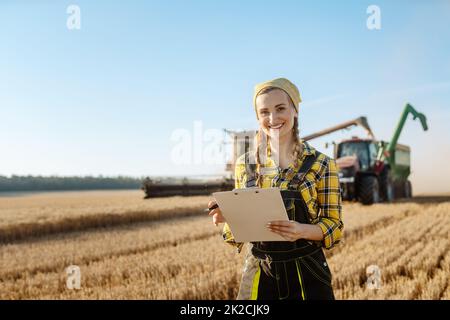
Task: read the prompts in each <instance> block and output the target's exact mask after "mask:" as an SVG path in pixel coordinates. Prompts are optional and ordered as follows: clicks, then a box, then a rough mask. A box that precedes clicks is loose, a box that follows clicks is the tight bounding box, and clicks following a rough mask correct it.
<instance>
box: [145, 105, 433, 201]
mask: <svg viewBox="0 0 450 320" xmlns="http://www.w3.org/2000/svg"><path fill="white" fill-rule="evenodd" d="M410 113H411V114H412V115H413V119H414V120H415V119H417V118H419V120H420V122H421V124H422V127H423V129H424V130H427V129H428V127H427V123H426V117H425V115H423V114H422V113H419V112H417V111H416V110H415V109H414V108H413V107H412V106H411V105H410V104H407V105H406V107H405V109H404V111H403V113H402V115H401V117H400V121H399V123H398V126H397V128H396V130H395V132H394V135H393V137H392V139H391V141H390V142H386V141H378V140H376V138H375V136H374V134H373V132H372V130H371V129H370V126H369V124H368V122H367V119H366V118H365V117H360V118H358V119H355V120H352V121H347V122H345V123H342V124H340V125H337V126H334V127H332V128H329V129H325V130H322V131H320V132H317V133H314V134H311V135H309V136H305V137H303V138H302V139H303V140H305V141H310V140H312V139H315V138H318V137H322V136H325V135H328V134H331V133H333V132H336V131H339V130H343V129H349V128H351V127H354V126H361V127H362V128H364V129H365V130H366V131H367V134H368V137H367V138H363V139H361V138H358V137H352V138H351V139H348V140H344V141H341V142H340V143H338V144H335V143H333V144H334V158H335V159H336V164H337V166H338V168H339V177H340V182H341V188H342V192H343V193H342V196H343V198H344V199H345V200H357V201H360V202H361V203H363V204H373V203H376V202H380V201H388V202H390V201H392V200H393V199H394V198H401V197H405V198H409V197H411V196H412V188H411V182H410V181H409V180H408V177H409V175H410V173H411V165H410V148H409V147H408V146H405V145H401V144H398V143H397V142H398V139H399V137H400V133H401V132H402V130H403V127H404V125H405V122H406V119H407V117H408V115H409V114H410ZM225 132H226V133H227V134H229V135H230V136H231V138H232V141H233V157H232V159H231V161H230V162H228V163H227V164H226V168H225V169H226V171H227V172H228V176H224V177H223V178H222V179H218V180H210V181H207V180H206V181H195V180H188V179H186V178H185V179H183V180H182V182H177V183H174V182H162V181H154V180H151V179H150V178H146V179H145V180H144V182H143V185H142V190H143V191H144V192H145V194H146V196H145V198H152V197H162V196H173V195H184V196H189V195H200V194H205V195H207V194H211V193H212V192H215V191H220V190H232V189H233V187H234V166H235V161H236V159H237V158H238V157H239V156H241V155H242V154H244V153H245V152H248V151H249V150H251V149H252V148H253V143H254V136H255V134H256V131H228V130H225Z"/></svg>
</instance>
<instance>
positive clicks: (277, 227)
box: [267, 220, 304, 241]
mask: <svg viewBox="0 0 450 320" xmlns="http://www.w3.org/2000/svg"><path fill="white" fill-rule="evenodd" d="M267 228H268V229H269V230H270V231H272V232H275V233H277V234H279V235H280V236H282V237H283V238H285V239H286V240H287V241H296V240H298V239H301V238H303V234H304V225H303V224H302V223H299V222H297V221H294V220H290V221H271V222H269V223H268V224H267Z"/></svg>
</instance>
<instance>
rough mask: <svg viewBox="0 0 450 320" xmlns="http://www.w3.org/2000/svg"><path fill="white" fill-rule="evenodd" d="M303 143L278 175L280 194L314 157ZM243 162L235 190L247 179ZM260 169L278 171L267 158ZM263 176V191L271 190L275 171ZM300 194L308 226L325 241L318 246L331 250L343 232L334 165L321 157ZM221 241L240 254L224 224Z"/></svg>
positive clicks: (238, 163) (237, 171)
mask: <svg viewBox="0 0 450 320" xmlns="http://www.w3.org/2000/svg"><path fill="white" fill-rule="evenodd" d="M302 143H303V153H302V155H301V156H300V157H299V159H297V161H295V162H294V163H291V164H290V165H289V167H288V168H286V169H284V170H282V171H281V173H280V174H281V179H280V181H281V182H279V188H280V189H281V190H287V187H288V184H289V182H290V181H291V180H292V178H293V177H294V176H295V175H296V174H297V172H298V170H299V169H300V167H301V165H302V163H303V161H304V159H305V157H306V156H307V155H311V154H312V155H314V154H315V152H316V151H315V149H314V148H313V147H311V146H310V145H309V144H308V143H307V142H304V141H302ZM244 159H245V158H244V155H242V156H241V157H239V158H238V159H237V161H236V166H235V188H236V189H240V188H245V183H246V179H247V177H246V171H245V160H244ZM261 167H264V168H266V169H269V168H275V169H276V168H277V166H276V164H275V162H274V161H273V159H271V158H270V157H268V160H267V163H266V164H265V165H264V166H261ZM264 172H265V173H264V174H263V176H262V179H263V180H262V187H263V188H270V187H272V186H273V183H274V179H275V178H276V176H277V174H278V171H277V170H272V171H270V170H265V171H264ZM266 172H268V173H266ZM299 191H300V192H301V194H302V196H303V199H304V200H305V202H306V205H307V207H308V213H309V216H310V221H311V223H313V224H317V225H318V226H319V227H320V228H321V229H322V232H323V235H324V238H323V240H322V243H321V245H322V246H323V247H324V248H326V249H330V248H332V247H333V246H334V245H335V244H337V243H338V242H339V240H340V239H341V237H342V231H343V228H344V224H343V222H342V217H341V212H342V205H341V192H340V185H339V177H338V172H337V168H336V163H335V161H334V160H333V159H331V158H329V157H327V156H326V155H324V154H321V155H320V156H319V157H318V158H317V159H316V161H315V162H314V164H313V165H312V167H311V169H310V170H309V171H308V173H307V174H306V175H305V178H304V180H303V182H302V183H301V185H300V186H299ZM223 238H224V240H225V242H226V243H229V244H231V245H233V246H235V247H237V248H238V252H240V251H241V249H242V246H243V243H237V242H235V241H234V238H233V234H232V233H231V230H230V227H229V226H228V224H226V223H225V226H224V228H223Z"/></svg>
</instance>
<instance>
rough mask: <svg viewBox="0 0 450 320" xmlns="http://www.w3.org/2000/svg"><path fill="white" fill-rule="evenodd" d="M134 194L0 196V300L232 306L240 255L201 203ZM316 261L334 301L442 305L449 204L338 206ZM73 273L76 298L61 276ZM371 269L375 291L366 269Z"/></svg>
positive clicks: (447, 274) (449, 290)
mask: <svg viewBox="0 0 450 320" xmlns="http://www.w3.org/2000/svg"><path fill="white" fill-rule="evenodd" d="M142 196H143V194H142V193H141V192H140V191H91V192H59V193H57V192H54V193H41V194H31V195H26V196H11V197H0V299H99V298H100V299H234V298H235V297H236V295H237V290H238V285H239V281H240V276H241V268H242V264H243V259H244V258H245V250H244V251H243V252H242V253H241V254H236V252H235V250H234V248H232V247H231V246H228V245H226V244H224V243H223V241H222V238H221V234H220V228H218V227H217V228H216V227H215V226H214V225H213V224H212V222H211V220H210V218H209V217H208V216H206V215H205V214H204V213H203V212H202V209H203V208H204V207H205V205H206V203H207V202H208V200H209V199H210V197H209V196H196V197H170V198H159V199H149V200H143V199H142ZM343 219H344V224H345V235H344V239H343V240H342V241H341V243H340V244H339V245H338V246H337V247H335V248H334V249H332V250H330V251H326V255H327V257H328V261H329V265H330V268H331V270H332V272H333V286H334V289H335V295H336V298H338V299H450V286H449V283H450V251H449V248H450V196H439V197H438V196H436V197H417V198H414V199H412V200H411V201H408V202H406V201H399V202H396V203H394V204H377V205H373V206H362V205H360V204H357V203H344V209H343ZM70 265H76V266H79V268H80V272H81V286H80V289H78V290H77V289H68V288H67V285H66V281H67V277H68V275H67V274H66V268H67V267H69V266H70ZM370 265H376V266H378V267H379V269H380V271H381V284H380V285H381V286H380V289H378V290H373V289H369V288H368V287H367V284H366V281H367V274H366V268H367V267H368V266H370Z"/></svg>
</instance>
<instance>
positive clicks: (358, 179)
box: [305, 104, 428, 205]
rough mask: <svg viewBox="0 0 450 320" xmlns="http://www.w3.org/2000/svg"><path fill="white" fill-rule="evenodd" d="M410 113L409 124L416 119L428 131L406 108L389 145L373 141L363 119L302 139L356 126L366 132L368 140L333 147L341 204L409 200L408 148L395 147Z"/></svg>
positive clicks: (343, 142)
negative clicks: (342, 200)
mask: <svg viewBox="0 0 450 320" xmlns="http://www.w3.org/2000/svg"><path fill="white" fill-rule="evenodd" d="M410 113H411V114H412V115H413V120H415V119H417V118H418V119H419V120H420V122H421V124H422V127H423V129H424V130H425V131H426V130H428V126H427V121H426V117H425V115H423V114H422V113H419V112H417V111H416V110H415V109H414V108H413V107H412V106H411V105H410V104H406V106H405V109H404V111H403V113H402V115H401V117H400V121H399V123H398V126H397V128H396V130H395V132H394V135H393V137H392V139H391V141H390V142H386V141H378V140H376V139H375V137H374V135H373V133H372V131H371V129H370V127H369V125H368V123H367V119H366V118H365V117H361V118H358V119H356V120H353V121H349V122H347V123H344V124H342V125H339V126H336V127H333V128H330V129H327V130H324V131H322V132H320V133H317V134H315V135H311V136H308V137H305V140H310V139H312V138H315V137H318V136H321V135H324V134H328V133H331V132H333V131H337V130H339V129H344V128H347V127H349V126H353V125H360V126H362V127H363V128H365V129H366V130H367V131H368V134H369V138H366V139H361V138H357V137H353V138H351V139H348V140H344V141H341V142H340V143H339V144H335V158H336V164H337V166H338V168H339V179H340V183H341V188H342V192H343V194H342V196H343V198H344V199H345V200H358V201H360V202H361V203H363V204H367V205H370V204H373V203H377V202H380V201H387V202H391V201H392V200H394V199H395V198H410V197H412V187H411V182H410V181H409V180H408V177H409V175H410V173H411V164H410V148H409V147H408V146H405V145H402V144H399V143H398V139H399V137H400V134H401V132H402V129H403V127H404V125H405V122H406V119H407V117H408V115H409V114H410Z"/></svg>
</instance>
